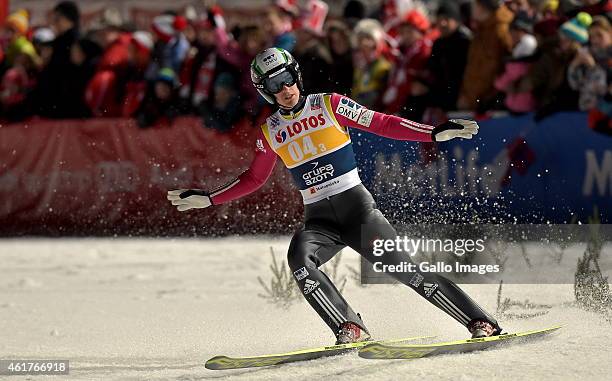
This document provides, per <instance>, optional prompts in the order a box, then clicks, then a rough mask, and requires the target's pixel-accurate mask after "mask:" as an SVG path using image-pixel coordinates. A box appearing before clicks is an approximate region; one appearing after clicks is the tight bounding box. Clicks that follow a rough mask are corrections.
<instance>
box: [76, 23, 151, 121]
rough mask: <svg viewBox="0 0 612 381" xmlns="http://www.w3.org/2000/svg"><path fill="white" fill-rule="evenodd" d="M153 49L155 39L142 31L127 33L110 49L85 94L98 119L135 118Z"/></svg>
mask: <svg viewBox="0 0 612 381" xmlns="http://www.w3.org/2000/svg"><path fill="white" fill-rule="evenodd" d="M152 47H153V40H152V37H151V35H150V34H149V33H148V32H142V31H137V32H134V33H132V34H128V33H124V34H122V35H121V36H119V37H118V38H117V40H116V41H115V42H114V43H113V44H112V45H111V46H110V47H109V49H108V50H107V51H106V53H105V54H104V56H103V57H102V59H101V60H100V64H99V65H98V70H97V72H96V74H95V75H94V77H93V78H92V79H91V81H90V82H89V84H88V86H87V89H86V92H85V99H86V102H87V105H88V106H89V108H90V110H91V112H92V114H93V115H94V116H98V117H102V116H106V117H119V116H129V115H131V114H133V112H134V111H135V109H136V108H138V103H139V102H138V100H139V99H140V100H141V99H142V94H143V93H144V87H145V82H144V73H145V70H146V68H147V66H148V63H149V54H150V52H151V49H152ZM134 102H136V104H134Z"/></svg>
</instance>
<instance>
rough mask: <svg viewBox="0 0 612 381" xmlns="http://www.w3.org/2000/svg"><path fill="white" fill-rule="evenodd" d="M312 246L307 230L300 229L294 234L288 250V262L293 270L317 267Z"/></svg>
mask: <svg viewBox="0 0 612 381" xmlns="http://www.w3.org/2000/svg"><path fill="white" fill-rule="evenodd" d="M311 246H312V245H310V244H309V243H308V233H307V232H306V231H304V230H300V231H299V232H297V233H295V234H294V235H293V238H292V239H291V243H290V244H289V250H288V252H287V263H289V268H290V269H291V271H296V270H298V269H301V268H302V267H307V268H316V267H317V264H316V263H315V260H316V258H315V255H314V254H315V253H314V252H313V250H312V249H313V247H311Z"/></svg>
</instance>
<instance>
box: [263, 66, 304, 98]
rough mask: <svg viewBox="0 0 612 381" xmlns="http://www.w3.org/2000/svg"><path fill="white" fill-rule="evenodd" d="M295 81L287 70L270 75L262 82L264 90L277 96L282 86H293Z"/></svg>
mask: <svg viewBox="0 0 612 381" xmlns="http://www.w3.org/2000/svg"><path fill="white" fill-rule="evenodd" d="M296 82H297V79H296V78H295V77H294V76H293V74H291V73H290V72H289V71H287V70H283V71H281V72H279V73H275V74H272V76H271V77H268V78H266V79H264V80H263V86H264V90H266V91H267V92H268V93H270V94H277V93H280V92H281V91H282V90H283V87H284V86H293V85H295V83H296Z"/></svg>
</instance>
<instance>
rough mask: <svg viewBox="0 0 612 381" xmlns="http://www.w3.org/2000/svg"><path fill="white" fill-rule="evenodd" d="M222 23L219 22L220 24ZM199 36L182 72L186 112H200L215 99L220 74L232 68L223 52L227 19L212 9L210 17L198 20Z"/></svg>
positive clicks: (196, 27)
mask: <svg viewBox="0 0 612 381" xmlns="http://www.w3.org/2000/svg"><path fill="white" fill-rule="evenodd" d="M220 23H221V24H222V25H219V24H220ZM192 24H193V26H194V29H195V31H196V37H195V40H194V42H193V45H192V47H191V50H190V51H189V53H188V54H187V59H186V60H185V63H184V65H183V69H182V71H181V73H180V90H179V95H180V97H181V102H182V109H183V112H186V113H192V112H199V109H200V107H201V106H202V105H203V104H204V103H208V102H211V100H212V99H213V98H214V90H215V86H213V84H214V82H215V80H216V77H217V76H218V74H219V73H220V72H230V71H232V68H231V66H230V65H229V64H228V63H227V62H225V60H223V57H222V56H221V54H220V53H219V45H222V44H221V43H219V39H220V38H219V34H220V33H223V34H225V31H224V30H223V31H221V29H223V22H222V21H220V20H219V19H218V17H216V16H215V15H214V14H212V13H210V12H209V15H208V16H207V17H204V18H201V19H199V20H196V21H194V22H193V23H192Z"/></svg>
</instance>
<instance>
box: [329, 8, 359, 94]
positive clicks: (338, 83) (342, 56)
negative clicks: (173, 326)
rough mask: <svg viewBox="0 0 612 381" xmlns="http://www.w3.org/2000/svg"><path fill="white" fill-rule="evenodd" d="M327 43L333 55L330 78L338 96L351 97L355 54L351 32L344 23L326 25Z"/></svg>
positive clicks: (336, 22) (333, 22) (335, 22)
mask: <svg viewBox="0 0 612 381" xmlns="http://www.w3.org/2000/svg"><path fill="white" fill-rule="evenodd" d="M325 28H326V42H327V47H328V49H329V53H330V55H331V59H332V62H331V65H330V66H329V77H330V78H331V83H332V85H333V86H334V89H335V90H334V91H335V92H336V93H338V94H342V95H346V96H349V95H350V94H351V88H352V86H353V72H354V69H353V52H352V47H351V30H350V29H349V27H348V25H346V24H345V23H344V22H342V21H336V20H333V21H330V22H328V23H327V24H326V27H325Z"/></svg>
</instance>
